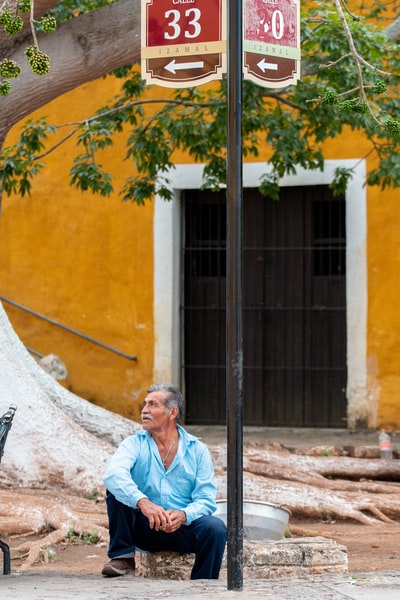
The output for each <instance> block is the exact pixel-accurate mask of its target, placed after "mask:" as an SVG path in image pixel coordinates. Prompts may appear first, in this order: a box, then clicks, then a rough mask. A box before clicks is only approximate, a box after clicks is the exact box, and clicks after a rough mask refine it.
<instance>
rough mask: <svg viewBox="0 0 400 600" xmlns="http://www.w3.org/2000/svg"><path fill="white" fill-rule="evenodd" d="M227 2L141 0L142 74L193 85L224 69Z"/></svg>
mask: <svg viewBox="0 0 400 600" xmlns="http://www.w3.org/2000/svg"><path fill="white" fill-rule="evenodd" d="M225 11H226V3H225V0H142V27H141V34H142V50H141V61H142V77H143V79H145V80H146V82H147V83H148V84H151V83H153V84H157V85H160V86H163V87H174V88H178V87H194V86H197V85H200V84H202V83H207V82H209V81H212V80H214V79H221V78H222V74H223V73H224V72H226V33H225V30H226V25H225V24H226V14H225Z"/></svg>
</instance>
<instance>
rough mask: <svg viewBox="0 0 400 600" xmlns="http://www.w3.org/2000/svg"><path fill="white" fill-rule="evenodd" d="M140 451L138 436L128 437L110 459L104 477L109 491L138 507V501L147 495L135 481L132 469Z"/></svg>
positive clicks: (119, 498)
mask: <svg viewBox="0 0 400 600" xmlns="http://www.w3.org/2000/svg"><path fill="white" fill-rule="evenodd" d="M139 451H140V442H139V440H138V438H137V436H130V437H128V438H126V439H125V440H124V441H123V442H121V444H120V445H119V446H118V448H117V450H116V451H115V452H114V454H113V455H112V456H111V458H110V459H109V461H108V463H107V466H106V470H105V473H104V477H103V482H104V485H105V486H106V488H107V489H108V491H109V492H111V493H112V494H113V495H114V496H115V497H116V499H117V500H119V501H120V502H122V503H123V504H125V505H126V506H131V507H132V508H137V503H138V502H139V500H141V499H142V498H146V495H145V494H144V493H143V492H142V491H141V490H140V489H139V487H138V486H137V484H136V483H135V482H134V481H133V479H132V475H131V471H132V469H133V467H134V465H135V463H136V460H137V458H138V455H139Z"/></svg>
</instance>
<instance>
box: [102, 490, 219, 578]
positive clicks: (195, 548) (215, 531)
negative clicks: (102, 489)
mask: <svg viewBox="0 0 400 600" xmlns="http://www.w3.org/2000/svg"><path fill="white" fill-rule="evenodd" d="M107 512H108V522H109V533H110V544H109V547H108V556H109V558H111V559H112V558H118V557H120V556H124V555H129V554H131V553H133V552H134V551H135V549H136V548H140V549H141V550H146V551H148V552H159V551H161V550H168V551H170V552H179V553H181V554H191V553H193V554H195V555H196V558H195V562H194V565H193V569H192V573H191V579H218V577H219V571H220V569H221V563H222V558H223V555H224V550H225V544H226V526H225V523H224V522H223V521H222V520H221V519H220V518H218V517H213V516H207V517H200V518H199V519H196V520H195V521H193V522H192V523H191V524H190V525H182V527H180V528H179V529H178V531H175V532H174V533H165V532H164V531H155V529H150V527H149V520H148V518H147V517H145V516H144V515H143V514H142V513H141V512H140V511H139V510H135V509H133V508H131V507H129V506H126V505H125V504H122V502H119V501H118V500H117V499H116V498H115V496H113V495H112V494H111V493H110V492H109V491H108V490H107Z"/></svg>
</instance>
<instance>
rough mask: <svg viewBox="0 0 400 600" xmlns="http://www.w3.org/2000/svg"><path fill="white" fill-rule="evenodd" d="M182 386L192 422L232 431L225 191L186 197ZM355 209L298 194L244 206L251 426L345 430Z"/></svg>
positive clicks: (312, 193)
mask: <svg viewBox="0 0 400 600" xmlns="http://www.w3.org/2000/svg"><path fill="white" fill-rule="evenodd" d="M183 202H184V210H183V211H182V214H183V234H184V235H183V240H184V245H183V265H184V286H183V290H184V294H183V296H184V297H183V313H182V316H183V339H184V352H183V365H182V373H183V378H184V381H183V387H184V389H185V395H186V401H187V406H186V422H187V423H188V424H224V423H225V406H226V397H225V352H226V349H225V312H226V309H225V303H226V299H225V276H226V260H225V254H226V204H225V203H226V198H225V192H218V193H216V192H201V191H197V190H195V191H187V192H185V194H184V197H183ZM345 254H346V231H345V200H344V198H343V197H339V198H338V197H334V196H333V195H332V192H331V191H330V190H329V188H328V187H327V186H313V187H289V188H283V189H282V190H281V195H280V200H279V201H278V202H276V201H273V200H270V199H268V198H265V197H264V196H262V195H261V194H260V193H259V192H258V191H257V190H253V189H247V190H245V191H244V197H243V294H242V303H243V392H244V393H243V404H244V406H243V408H244V410H243V418H244V424H245V425H260V426H261V425H262V426H296V427H301V426H304V427H306V426H308V427H343V426H344V425H345V417H346V394H345V390H346V380H347V370H346V287H345V268H346V261H345Z"/></svg>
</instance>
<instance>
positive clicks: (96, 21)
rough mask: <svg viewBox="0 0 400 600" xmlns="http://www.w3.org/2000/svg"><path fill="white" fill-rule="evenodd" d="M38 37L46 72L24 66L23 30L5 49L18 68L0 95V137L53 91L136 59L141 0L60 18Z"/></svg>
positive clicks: (54, 93) (57, 92) (50, 97)
mask: <svg viewBox="0 0 400 600" xmlns="http://www.w3.org/2000/svg"><path fill="white" fill-rule="evenodd" d="M45 4H47V5H51V4H54V2H50V1H49V2H48V3H45ZM41 8H42V7H41ZM38 40H39V46H40V49H41V50H42V52H45V53H46V54H48V56H49V57H50V61H51V70H50V73H49V74H48V75H41V76H38V75H34V74H33V73H32V71H31V70H30V68H29V67H28V64H27V62H26V59H25V56H24V51H25V48H26V46H27V44H30V43H31V42H30V41H29V40H28V41H27V37H26V35H25V34H24V35H23V36H19V37H18V38H17V39H16V42H17V43H16V44H14V45H13V48H14V49H13V50H12V51H9V52H8V53H7V58H10V59H13V60H15V61H17V63H18V64H19V65H21V67H22V68H23V72H22V74H21V76H20V77H19V78H18V79H15V80H13V81H12V86H11V91H10V93H9V95H8V96H6V97H3V98H0V106H1V110H0V139H1V138H2V136H4V134H5V133H7V132H8V131H9V129H10V128H11V127H12V126H13V125H14V124H15V123H17V122H18V121H19V120H20V119H22V118H24V117H26V116H27V115H29V114H30V113H32V112H33V111H34V110H36V109H38V108H40V107H41V106H43V105H44V104H46V103H48V102H50V101H51V100H54V98H57V96H60V95H61V94H64V93H65V92H68V91H69V90H72V89H74V88H75V87H77V86H79V85H82V84H84V83H86V82H88V81H93V80H94V79H98V78H99V77H102V76H103V75H105V74H106V73H109V72H110V71H112V70H114V69H116V68H118V67H121V66H124V65H130V64H133V63H135V62H137V61H139V60H140V3H139V1H138V0H122V1H121V2H118V3H116V4H112V5H109V6H106V7H104V8H100V9H98V10H94V11H92V12H90V13H87V14H84V15H81V16H79V17H76V18H74V19H70V20H69V21H66V22H65V23H62V24H61V25H60V26H59V27H58V28H57V30H56V31H55V32H54V33H53V34H52V35H44V34H39V35H38ZM0 45H1V55H3V52H4V51H5V50H9V48H8V47H7V46H6V47H5V44H3V43H2V41H0ZM89 116H90V115H89Z"/></svg>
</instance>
